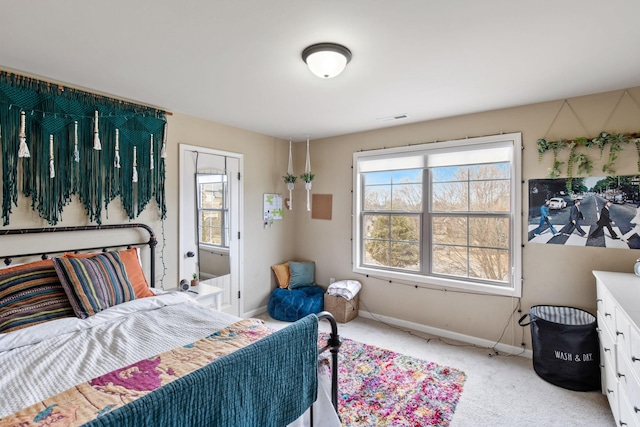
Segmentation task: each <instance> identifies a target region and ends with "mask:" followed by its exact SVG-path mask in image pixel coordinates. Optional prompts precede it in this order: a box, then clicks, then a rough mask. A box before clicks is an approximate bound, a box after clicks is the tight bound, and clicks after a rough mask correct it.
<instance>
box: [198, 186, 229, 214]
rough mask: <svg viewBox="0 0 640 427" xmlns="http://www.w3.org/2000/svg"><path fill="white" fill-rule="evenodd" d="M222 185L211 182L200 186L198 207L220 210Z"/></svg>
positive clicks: (221, 206)
mask: <svg viewBox="0 0 640 427" xmlns="http://www.w3.org/2000/svg"><path fill="white" fill-rule="evenodd" d="M222 190H223V184H222V183H221V182H212V183H207V184H200V207H201V208H202V209H222V208H223V205H222V202H223V200H224V199H223V197H222V195H223V193H222Z"/></svg>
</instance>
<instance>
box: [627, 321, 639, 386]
mask: <svg viewBox="0 0 640 427" xmlns="http://www.w3.org/2000/svg"><path fill="white" fill-rule="evenodd" d="M627 341H628V346H627V348H625V349H623V351H624V354H625V359H626V360H627V361H628V362H629V365H630V366H631V369H632V370H633V372H634V373H635V374H636V377H638V378H640V333H639V332H638V331H637V330H636V329H635V328H631V327H630V328H629V339H628V340H627Z"/></svg>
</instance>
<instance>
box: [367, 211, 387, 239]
mask: <svg viewBox="0 0 640 427" xmlns="http://www.w3.org/2000/svg"><path fill="white" fill-rule="evenodd" d="M364 229H365V230H366V231H365V236H366V238H367V239H382V240H389V239H390V234H389V233H390V227H389V215H365V216H364Z"/></svg>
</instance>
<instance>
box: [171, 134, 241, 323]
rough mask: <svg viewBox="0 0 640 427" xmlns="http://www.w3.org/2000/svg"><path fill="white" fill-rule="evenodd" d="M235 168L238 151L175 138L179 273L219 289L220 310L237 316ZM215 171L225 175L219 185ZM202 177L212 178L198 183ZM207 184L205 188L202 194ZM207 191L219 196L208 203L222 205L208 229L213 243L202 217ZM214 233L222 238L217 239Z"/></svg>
mask: <svg viewBox="0 0 640 427" xmlns="http://www.w3.org/2000/svg"><path fill="white" fill-rule="evenodd" d="M241 168H242V155H241V154H237V153H229V152H224V151H219V150H212V149H208V148H203V147H196V146H191V145H186V144H180V208H179V211H180V263H179V264H180V266H179V269H180V279H187V280H190V279H191V278H192V276H193V274H194V273H196V274H198V276H199V279H200V281H201V282H203V283H207V284H211V285H213V286H217V287H219V288H222V289H224V292H223V294H222V311H224V312H226V313H229V314H233V315H235V316H241V309H242V307H241V305H242V304H241V302H242V301H241V298H240V297H241V295H242V293H241V289H240V283H241V280H240V275H241V268H240V266H241V265H242V247H241V242H240V224H241V218H242V181H241V179H240V177H241V176H242V173H241ZM220 177H223V178H226V179H224V181H225V183H226V184H225V185H224V186H222V185H219V184H220ZM208 181H216V182H217V184H215V183H213V184H211V185H208V186H207V185H204V186H203V184H202V183H203V182H208ZM223 189H226V192H225V193H224V194H222V193H221V191H223ZM208 190H211V191H209V193H211V194H209V195H207V196H203V195H204V194H205V193H206V192H207V191H208ZM209 196H211V197H213V199H216V198H218V199H217V200H218V201H219V200H225V201H224V203H219V202H218V203H214V207H217V208H221V207H224V208H225V209H228V216H226V217H225V216H224V215H223V214H222V213H221V212H219V211H218V212H214V216H216V218H218V215H220V217H221V218H223V219H224V221H222V222H220V223H219V222H216V223H215V225H214V227H213V228H214V229H215V228H216V227H219V226H220V224H223V225H222V226H220V229H219V230H217V231H214V234H215V235H216V236H217V237H216V238H214V239H213V243H211V240H210V239H209V238H208V237H207V236H208V234H207V231H206V230H207V229H208V226H207V224H208V223H207V219H206V218H208V217H207V211H206V209H204V208H206V206H207V203H206V202H205V201H204V200H205V199H207V198H208V197H209ZM199 203H200V204H199ZM198 207H200V211H199V210H198ZM203 218H205V219H203ZM217 233H222V235H223V236H224V238H222V239H219V238H218V237H219V236H218V234H217Z"/></svg>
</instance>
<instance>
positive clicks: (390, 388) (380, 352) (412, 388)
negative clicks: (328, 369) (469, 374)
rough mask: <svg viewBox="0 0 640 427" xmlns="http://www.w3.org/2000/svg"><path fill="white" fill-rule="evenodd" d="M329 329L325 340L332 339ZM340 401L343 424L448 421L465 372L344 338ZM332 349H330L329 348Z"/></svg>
mask: <svg viewBox="0 0 640 427" xmlns="http://www.w3.org/2000/svg"><path fill="white" fill-rule="evenodd" d="M327 337H328V334H326V333H323V334H321V336H320V341H321V342H323V341H326V338H327ZM342 341H343V342H342V346H341V347H340V353H339V354H338V374H339V375H338V396H339V398H338V400H339V412H340V417H341V419H342V425H343V426H345V427H352V426H376V427H382V426H393V427H399V426H411V427H417V426H448V425H449V423H450V422H451V418H452V417H453V412H454V411H455V409H456V404H457V403H458V399H459V398H460V394H461V393H462V388H463V385H464V381H465V379H466V375H465V373H464V372H462V371H459V370H457V369H454V368H450V367H447V366H440V365H438V364H436V363H432V362H427V361H424V360H419V359H415V358H413V357H410V356H406V355H403V354H399V353H395V352H393V351H390V350H385V349H382V348H379V347H375V346H372V345H368V344H363V343H359V342H357V341H353V340H349V339H345V338H342ZM325 354H327V353H325Z"/></svg>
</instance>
